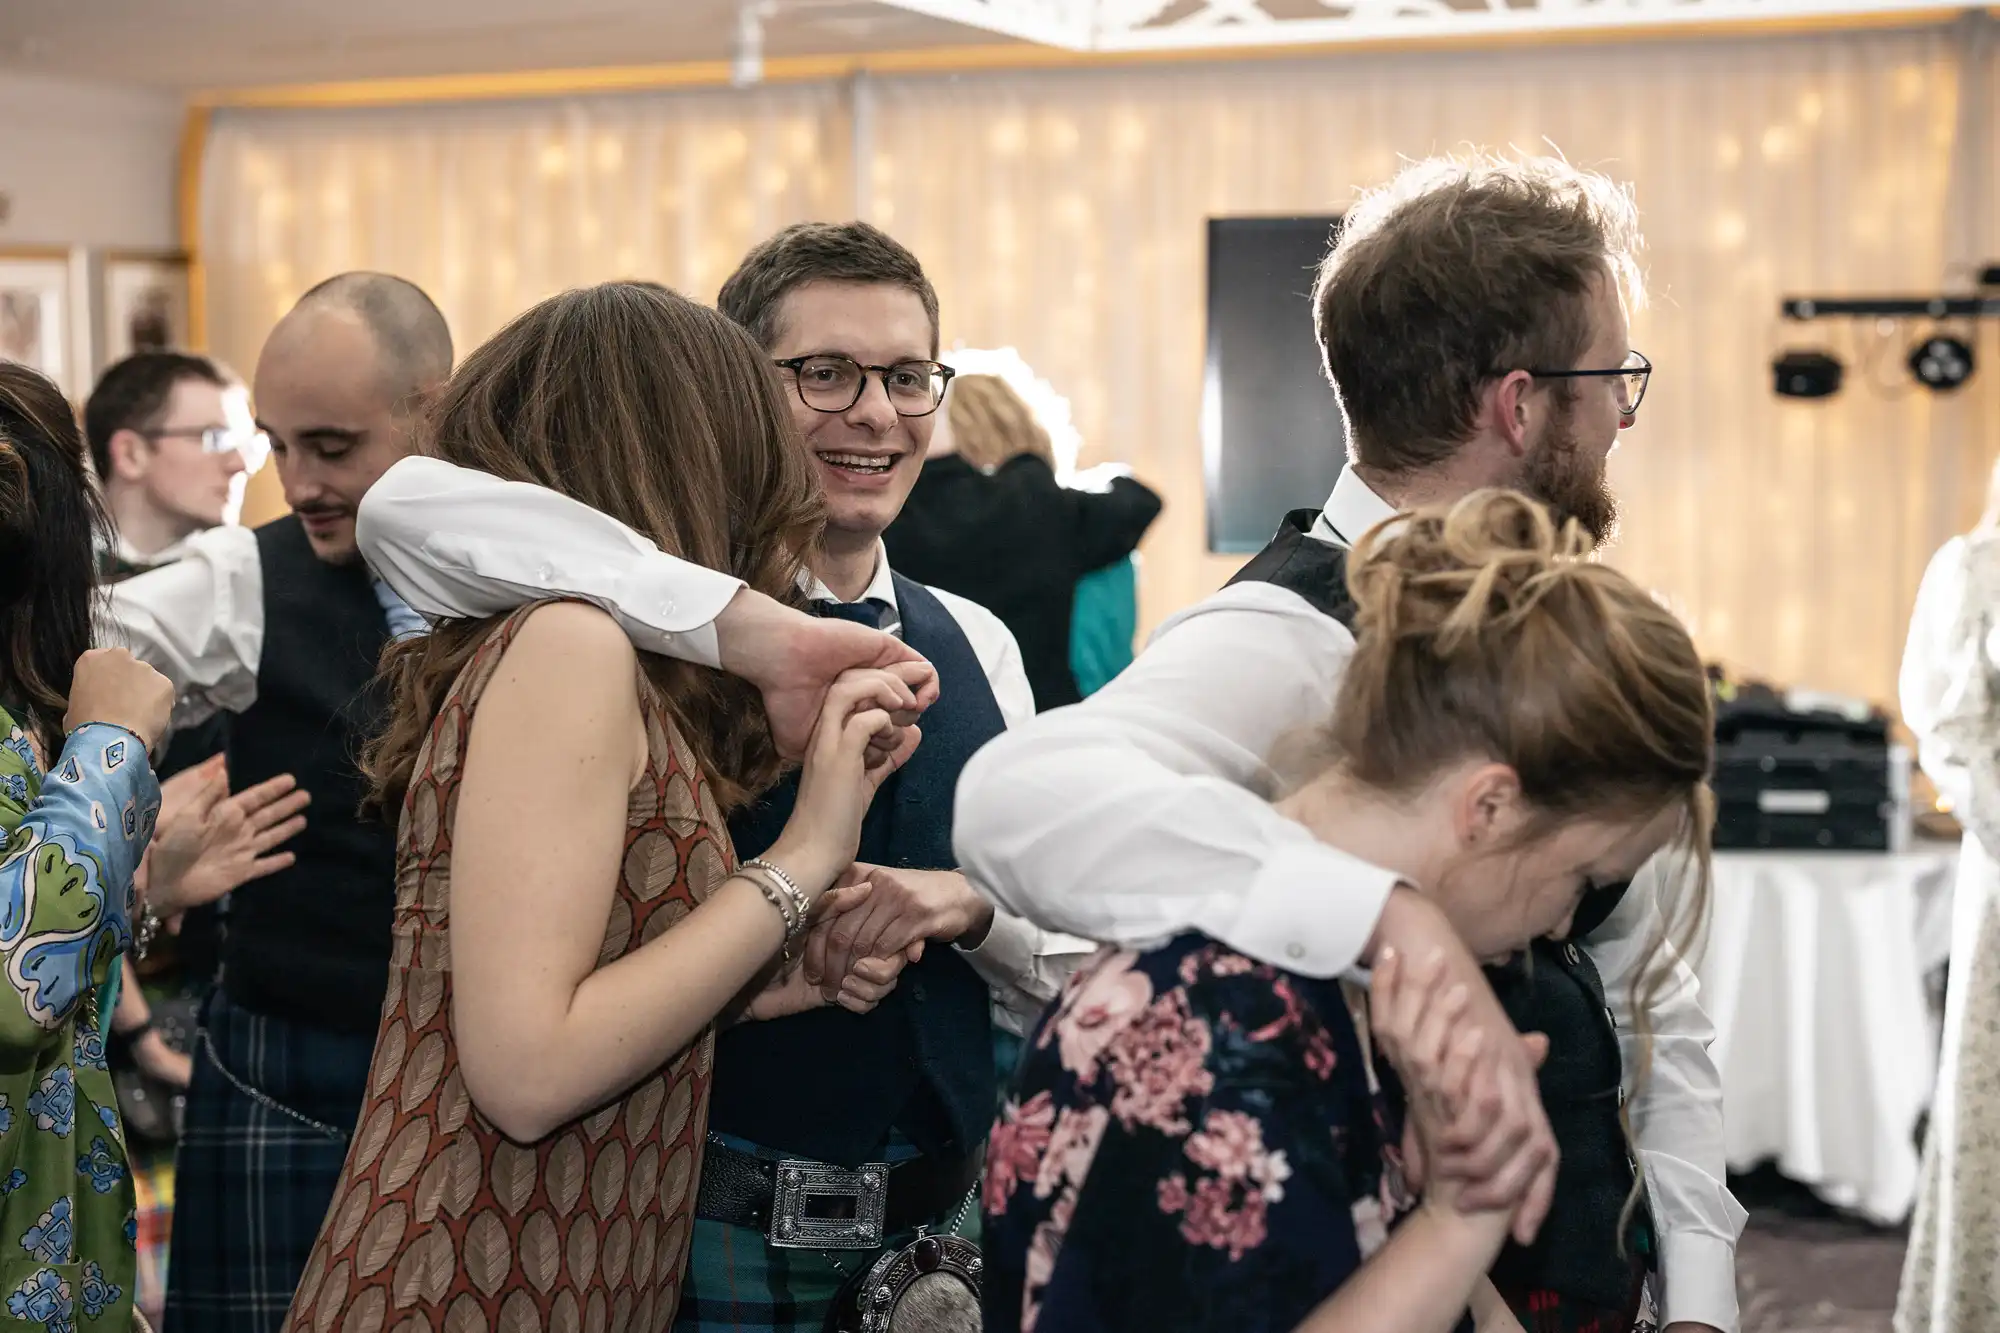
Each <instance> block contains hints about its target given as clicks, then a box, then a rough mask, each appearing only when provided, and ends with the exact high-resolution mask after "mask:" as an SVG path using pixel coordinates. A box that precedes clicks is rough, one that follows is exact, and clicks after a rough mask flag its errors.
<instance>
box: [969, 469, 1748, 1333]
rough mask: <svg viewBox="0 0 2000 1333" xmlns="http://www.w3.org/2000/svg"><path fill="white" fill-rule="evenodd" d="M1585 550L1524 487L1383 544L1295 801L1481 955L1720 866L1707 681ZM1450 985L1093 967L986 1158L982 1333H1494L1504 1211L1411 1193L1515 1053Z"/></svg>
mask: <svg viewBox="0 0 2000 1333" xmlns="http://www.w3.org/2000/svg"><path fill="white" fill-rule="evenodd" d="M1586 549H1587V544H1586V542H1585V541H1584V539H1583V538H1581V537H1580V536H1579V535H1578V534H1577V533H1576V532H1575V530H1574V528H1573V527H1572V528H1567V529H1565V530H1563V531H1561V532H1558V531H1557V530H1556V529H1555V528H1554V527H1553V526H1552V524H1551V523H1550V520H1549V519H1548V517H1547V515H1546V514H1545V513H1544V511H1543V510H1542V509H1541V508H1540V507H1539V506H1538V505H1536V504H1534V503H1533V502H1531V501H1529V500H1527V499H1525V498H1524V497H1521V496H1519V495H1515V494H1513V493H1511V492H1499V491H1485V492H1479V493H1476V494H1474V495H1472V496H1469V497H1467V498H1465V499H1463V500H1461V501H1459V502H1457V503H1456V504H1454V505H1452V506H1450V507H1449V508H1439V509H1435V510H1428V511H1424V512H1421V513H1419V514H1417V515H1415V516H1412V517H1410V518H1408V519H1405V520H1403V521H1400V522H1398V523H1394V524H1389V525H1385V527H1384V528H1382V529H1378V530H1377V532H1376V534H1374V535H1373V536H1372V537H1371V538H1369V539H1368V540H1365V541H1364V542H1363V543H1362V544H1361V545H1360V546H1359V547H1357V548H1356V549H1355V551H1354V552H1353V554H1352V556H1351V557H1350V561H1349V564H1348V582H1349V588H1350V590H1351V592H1352V594H1353V596H1354V599H1355V602H1356V604H1357V607H1358V614H1357V617H1356V621H1355V628H1356V636H1357V647H1356V651H1355V656H1354V659H1353V661H1352V662H1351V663H1350V664H1349V666H1348V668H1347V671H1346V673H1345V675H1344V677H1343V680H1342V684H1341V688H1340V693H1339V695H1338V698H1337V704H1336V708H1335V714H1334V717H1333V718H1332V720H1331V722H1330V723H1329V724H1328V726H1327V727H1326V728H1325V730H1324V733H1323V734H1322V735H1321V736H1320V737H1318V738H1316V739H1317V741H1318V742H1320V743H1319V744H1317V745H1315V746H1313V747H1309V748H1311V749H1313V750H1314V751H1315V752H1316V753H1318V754H1322V755H1324V756H1325V763H1324V765H1323V769H1324V771H1322V772H1319V773H1318V775H1317V776H1315V777H1313V778H1311V780H1310V781H1308V782H1306V783H1305V785H1304V786H1302V787H1301V788H1300V789H1299V790H1298V791H1297V792H1296V793H1295V794H1293V795H1291V796H1290V797H1289V798H1287V799H1286V800H1285V801H1284V802H1283V804H1282V808H1283V809H1284V810H1285V811H1286V812H1287V813H1288V814H1290V815H1291V816H1292V817H1293V818H1295V819H1297V820H1298V821H1299V822H1300V823H1302V824H1303V825H1305V827H1306V828H1308V829H1309V830H1311V831H1312V832H1313V833H1314V834H1315V835H1316V836H1317V837H1319V838H1320V839H1321V840H1322V841H1324V842H1327V843H1329V844H1332V845H1334V846H1337V847H1339V848H1341V849H1342V850H1344V851H1347V852H1349V853H1351V854H1353V855H1355V856H1357V857H1359V858H1361V859H1362V860H1364V861H1367V862H1369V863H1371V864H1373V865H1377V866H1380V867H1382V868H1383V870H1384V875H1383V883H1384V888H1385V890H1386V889H1387V887H1388V886H1389V885H1390V884H1391V883H1395V882H1401V883H1405V884H1408V885H1409V886H1411V887H1412V888H1414V889H1416V890H1417V891H1418V892H1421V893H1424V894H1425V895H1427V896H1429V897H1430V898H1432V899H1433V900H1434V901H1435V902H1436V903H1437V905H1438V907H1439V908H1440V909H1441V910H1442V911H1443V912H1444V913H1445V915H1446V916H1447V918H1448V919H1449V920H1450V921H1451V922H1452V924H1453V926H1454V927H1455V928H1456V929H1457V930H1458V931H1459V933H1460V934H1461V935H1462V936H1463V937H1464V938H1465V940H1466V942H1467V944H1468V945H1469V946H1470V947H1471V948H1472V950H1473V952H1474V953H1475V954H1477V955H1479V956H1481V957H1483V958H1486V959H1489V960H1496V959H1499V958H1504V957H1505V956H1507V955H1508V954H1510V953H1512V952H1514V951H1517V950H1520V949H1522V948H1525V947H1526V946H1527V945H1528V944H1529V943H1530V942H1531V941H1532V940H1535V939H1537V938H1539V937H1541V936H1544V935H1551V934H1553V935H1558V936H1560V935H1561V934H1563V933H1564V932H1566V931H1567V929H1568V925H1569V919H1570V917H1571V915H1572V914H1573V913H1574V911H1575V909H1576V905H1577V902H1578V900H1579V898H1580V897H1581V896H1582V894H1583V892H1584V890H1585V888H1586V887H1587V886H1589V885H1591V884H1593V883H1613V882H1617V881H1619V880H1622V879H1627V878H1629V877H1630V876H1631V875H1632V874H1633V873H1634V872H1635V871H1636V870H1637V869H1638V868H1639V866H1640V865H1641V863H1643V862H1644V861H1645V860H1646V859H1647V858H1649V857H1650V856H1652V855H1653V854H1654V853H1655V852H1656V851H1658V850H1660V849H1661V848H1662V847H1663V846H1665V845H1666V844H1667V843H1668V842H1669V841H1672V840H1674V839H1676V838H1678V839H1679V840H1681V842H1682V843H1683V845H1684V846H1685V847H1686V848H1687V850H1688V852H1689V853H1690V854H1691V855H1693V856H1695V857H1697V858H1701V857H1704V856H1705V850H1704V849H1705V848H1706V847H1707V823H1708V813H1707V812H1708V806H1707V802H1706V796H1705V790H1704V787H1703V780H1704V777H1705V775H1706V773H1707V770H1708V765H1709V759H1710V751H1711V746H1712V739H1711V736H1712V733H1711V721H1710V712H1709V697H1708V686H1707V682H1706V680H1705V678H1704V675H1703V672H1702V665H1701V660H1700V658H1699V657H1698V656H1697V655H1696V653H1695V650H1694V646H1693V644H1692V643H1691V642H1690V641H1689V639H1688V636H1687V633H1686V631H1685V630H1684V629H1683V628H1682V627H1681V625H1680V623H1679V622H1678V621H1676V620H1675V619H1674V618H1673V616H1672V615H1671V614H1670V613H1669V612H1667V611H1666V610H1664V609H1663V608H1662V607H1660V606H1659V605H1658V603H1656V602H1655V601H1654V600H1653V599H1652V598H1651V597H1650V596H1648V595H1647V594H1646V593H1644V592H1643V591H1642V590H1641V589H1639V588H1638V587H1636V586H1635V585H1634V584H1632V583H1631V582H1630V581H1629V580H1627V579H1626V578H1624V577H1623V576H1622V575H1620V574H1618V573H1617V572H1616V571H1614V570H1612V569H1610V568H1608V567H1606V566H1604V565H1600V564H1594V563H1591V562H1589V561H1588V560H1587V559H1586V558H1584V553H1585V551H1586ZM1702 880H1703V882H1704V883H1705V873H1704V875H1703V876H1702ZM1697 898H1698V896H1697ZM1694 910H1696V911H1699V910H1700V906H1699V901H1698V900H1697V902H1696V903H1695V904H1694ZM1429 961H1430V960H1415V961H1414V964H1412V963H1411V962H1409V961H1406V960H1401V959H1396V958H1393V957H1390V956H1388V955H1387V954H1386V953H1385V954H1384V955H1383V956H1379V957H1376V958H1374V959H1373V960H1372V965H1373V968H1374V973H1373V977H1372V979H1371V990H1369V991H1364V990H1363V989H1362V988H1361V987H1360V985H1358V984H1357V983H1355V982H1351V981H1342V980H1316V979H1313V978H1309V977H1305V976H1301V975H1298V974H1294V973H1291V972H1287V971H1285V970H1283V969H1282V968H1278V967H1274V966H1272V965H1270V964H1268V963H1262V962H1259V961H1257V960H1255V959H1252V958H1249V957H1246V956H1244V955H1242V954H1240V953H1237V952H1235V951H1234V950H1232V949H1230V948H1228V947H1226V946H1224V945H1222V944H1221V943H1219V942H1217V941H1215V940H1212V939H1209V938H1207V937H1205V936H1202V935H1199V934H1188V935H1183V936H1181V937H1179V938H1177V939H1175V940H1172V941H1170V942H1168V943H1166V944H1164V945H1161V946H1160V947H1158V948H1154V949H1151V950H1148V951H1145V952H1138V953H1135V952H1132V951H1130V950H1121V951H1116V952H1106V953H1103V954H1100V955H1099V956H1098V958H1097V959H1095V960H1094V961H1093V963H1092V964H1091V965H1090V966H1089V967H1088V968H1087V969H1085V970H1084V971H1082V972H1080V973H1078V974H1077V975H1076V976H1075V977H1074V978H1073V979H1072V980H1071V982H1070V984H1069V986H1068V987H1067V988H1066V990H1065V992H1064V994H1063V996H1062V998H1061V999H1060V1000H1059V1001H1058V1002H1057V1004H1056V1005H1055V1006H1054V1007H1052V1009H1051V1010H1050V1011H1049V1012H1048V1013H1047V1014H1045V1015H1044V1016H1043V1019H1042V1021H1041V1023H1040V1025H1039V1026H1038V1028H1037V1030H1036V1032H1035V1034H1034V1036H1033V1037H1032V1038H1031V1039H1030V1042H1029V1049H1028V1052H1027V1055H1026V1057H1025V1058H1024V1060H1023V1063H1022V1066H1021V1070H1020V1073H1019V1076H1018V1079H1017V1082H1016V1086H1015V1088H1014V1090H1013V1093H1012V1095H1011V1097H1010V1098H1009V1100H1008V1101H1007V1103H1006V1104H1005V1106H1004V1107H1003V1108H1002V1111H1001V1115H1000V1119H999V1122H998V1123H997V1124H996V1126H995V1127H994V1131H993V1136H992V1140H991V1142H990V1144H989V1147H988V1156H987V1171H986V1179H985V1186H984V1204H985V1209H986V1214H987V1217H986V1237H987V1263H986V1287H985V1305H986V1327H987V1329H988V1330H989V1333H1011V1331H1012V1330H1016V1329H1018V1330H1020V1333H1122V1330H1128V1329H1145V1330H1148V1333H1173V1331H1174V1330H1188V1331H1189V1333H1194V1330H1218V1329H1227V1330H1230V1333H1279V1331H1281V1330H1292V1329H1299V1330H1311V1333H1336V1331H1338V1333H1349V1331H1351V1333H1441V1331H1442V1330H1446V1329H1451V1328H1453V1327H1455V1326H1459V1325H1460V1324H1461V1323H1462V1322H1464V1321H1465V1320H1466V1319H1467V1317H1468V1311H1469V1310H1470V1311H1471V1312H1472V1313H1474V1314H1476V1315H1478V1316H1479V1317H1480V1319H1481V1322H1482V1323H1485V1322H1486V1320H1487V1319H1489V1318H1490V1319H1491V1320H1492V1322H1493V1326H1494V1327H1505V1326H1506V1323H1504V1322H1502V1321H1511V1315H1509V1314H1508V1313H1507V1311H1506V1309H1505V1307H1504V1305H1503V1304H1501V1302H1500V1301H1499V1299H1498V1297H1497V1295H1496V1294H1495V1293H1494V1292H1493V1290H1492V1288H1491V1284H1490V1283H1488V1282H1487V1280H1486V1278H1485V1273H1486V1272H1487V1270H1488V1268H1489V1267H1490V1266H1491V1265H1492V1263H1493V1260H1494V1257H1495V1255H1496V1254H1497V1253H1498V1251H1499V1249H1500V1246H1501V1244H1502V1242H1503V1241H1504V1240H1505V1239H1506V1234H1507V1229H1508V1226H1509V1221H1510V1218H1509V1215H1508V1213H1507V1212H1505V1211H1502V1212H1490V1213H1480V1214H1473V1215H1467V1214H1464V1213H1461V1212H1460V1211H1459V1210H1458V1209H1457V1207H1456V1197H1457V1194H1456V1188H1455V1185H1454V1182H1452V1181H1449V1180H1437V1181H1433V1182H1430V1187H1429V1188H1428V1189H1424V1188H1423V1185H1424V1182H1423V1174H1424V1172H1423V1163H1424V1161H1425V1160H1426V1158H1427V1156H1428V1154H1427V1152H1426V1145H1427V1144H1428V1143H1430V1142H1432V1141H1433V1139H1434V1136H1435V1135H1436V1134H1437V1133H1438V1132H1439V1131H1440V1130H1441V1129H1442V1128H1443V1127H1444V1126H1446V1125H1448V1124H1450V1123H1451V1122H1452V1121H1453V1120H1454V1119H1455V1118H1456V1117H1459V1116H1463V1115H1476V1114H1478V1110H1477V1107H1478V1103H1479V1101H1480V1096H1479V1093H1480V1090H1481V1087H1482V1086H1483V1076H1484V1073H1485V1070H1486V1068H1487V1061H1488V1060H1489V1059H1490V1058H1491V1056H1493V1055H1494V1054H1495V1053H1494V1052H1484V1053H1482V1052H1481V1051H1480V1050H1479V1049H1478V1048H1477V1045H1476V1035H1475V1036H1472V1037H1471V1038H1470V1039H1461V1038H1460V1037H1459V1036H1458V1035H1457V1034H1456V1033H1455V1029H1454V1027H1453V1024H1452V1020H1453V1019H1454V1018H1455V1016H1456V1015H1457V1014H1458V1013H1459V1012H1460V1010H1461V1008H1462V1006H1463V1004H1464V1001H1465V996H1464V994H1463V991H1462V989H1461V988H1454V989H1453V990H1451V991H1449V992H1445V993H1440V985H1439V982H1438V979H1437V976H1436V974H1435V972H1434V971H1432V970H1431V969H1430V968H1429V967H1428V966H1427V964H1428V963H1429ZM1527 1040H1530V1041H1533V1042H1537V1043H1539V1042H1540V1038H1538V1037H1536V1038H1528V1039H1527ZM1377 1046H1379V1048H1380V1049H1379V1052H1378V1051H1377V1050H1376V1049H1375V1048H1376V1047H1377ZM1378 1054H1379V1056H1380V1057H1382V1058H1379V1059H1378V1058H1377V1056H1378Z"/></svg>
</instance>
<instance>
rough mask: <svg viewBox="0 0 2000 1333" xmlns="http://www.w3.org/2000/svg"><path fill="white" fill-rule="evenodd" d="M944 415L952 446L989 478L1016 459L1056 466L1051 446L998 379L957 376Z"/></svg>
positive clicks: (1019, 401) (1030, 412)
mask: <svg viewBox="0 0 2000 1333" xmlns="http://www.w3.org/2000/svg"><path fill="white" fill-rule="evenodd" d="M945 411H946V412H948V413H950V416H951V438H952V443H953V445H954V446H955V447H956V448H957V450H958V453H959V456H960V457H962V458H963V459H965V461H966V462H968V463H970V464H972V465H973V466H974V467H976V468H981V469H983V470H985V471H988V472H990V471H992V470H993V469H994V468H997V467H999V466H1000V465H1001V464H1003V463H1006V462H1009V461H1010V460H1012V459H1014V458H1017V457H1019V456H1020V455H1022V454H1033V455H1034V456H1035V457H1037V458H1039V459H1041V460H1042V461H1043V462H1044V463H1047V464H1048V465H1049V467H1050V468H1051V469H1053V468H1054V467H1055V465H1056V452H1055V446H1054V445H1053V444H1052V443H1051V442H1050V440H1049V433H1048V431H1047V430H1045V429H1044V428H1043V427H1042V424H1041V422H1039V421H1037V420H1035V412H1034V409H1033V408H1031V407H1029V406H1028V402H1027V400H1026V399H1025V398H1023V397H1021V395H1020V394H1018V393H1016V392H1015V391H1014V386H1013V385H1011V384H1009V383H1007V381H1006V380H1004V379H1002V378H1000V377H999V376H998V375H960V376H959V377H958V378H957V379H955V380H953V381H952V382H951V396H950V397H949V398H948V399H946V401H945Z"/></svg>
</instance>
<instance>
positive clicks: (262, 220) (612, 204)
mask: <svg viewBox="0 0 2000 1333" xmlns="http://www.w3.org/2000/svg"><path fill="white" fill-rule="evenodd" d="M852 141H853V136H852V134H851V132H850V128H849V124H848V119H847V103H846V100H845V94H844V91H843V90H841V89H839V88H835V87H830V86H820V85H798V86H789V87H774V88H769V89H762V90H759V91H757V92H755V93H752V94H748V95H743V94H736V93H732V92H726V91H715V92H709V91H701V92H691V93H678V94H669V95H656V96H648V97H625V98H596V99H587V100H584V99H579V100H574V101H567V100H566V101H549V102H531V103H515V104H500V105H491V104H485V105H482V104H466V105H460V106H449V107H420V108H415V109H398V110H388V109H384V110H348V111H331V112H329V111H313V112H285V111H220V112H217V113H216V115H215V118H214V122H213V124H212V126H211V128H210V131H209V136H208V142H207V145H206V151H205V154H204V157H203V163H202V178H201V218H202V224H201V256H202V260H203V267H204V270H205V272H206V275H207V288H208V291H207V313H208V331H209V338H208V341H209V347H210V350H211V351H213V352H214V353H215V354H216V355H218V356H220V357H222V358H223V359H225V360H226V361H228V362H229V363H230V364H231V365H233V366H235V367H236V368H237V369H238V370H239V371H241V373H242V374H243V375H244V376H245V377H246V378H247V377H248V376H249V375H250V374H251V372H252V370H253V368H254V367H255V365H256V359H257V351H258V349H259V348H260V347H261V346H262V345H263V341H264V337H265V335H266V334H267V333H268V332H269V331H270V328H271V326H272V324H274V323H275V322H276V321H277V319H278V318H279V317H280V316H281V315H283V314H284V313H285V311H286V310H288V309H290V308H291V305H292V303H293V301H295V300H296V299H297V298H298V297H299V295H300V294H301V293H303V292H304V291H305V290H306V289H307V288H308V287H310V286H312V285H313V284H314V283H316V282H318V281H320V280H321V279H322V278H326V277H329V276H331V275H332V274H335V273H339V272H342V271H344V270H348V269H359V268H367V269H379V270H382V271H385V272H389V273H395V274H398V275H400V276H402V277H406V278H409V279H410V280H411V281H413V282H415V283H417V284H418V285H420V286H422V287H423V288H424V289H425V290H426V291H428V292H429V293H430V294H431V296H432V297H433V298H434V299H435V300H436V301H437V303H438V305H439V306H440V307H441V308H442V309H443V311H444V314H445V317H446V318H447V320H449V321H450V324H451V330H452V335H453V339H454V341H455V342H456V344H457V350H458V354H459V355H460V356H461V357H462V356H464V355H465V353H466V352H468V351H470V350H471V349H472V348H474V347H476V346H478V345H479V343H480V342H482V341H484V340H485V339H486V338H487V337H488V336H489V335H491V334H492V333H494V332H495V331H496V330H498V329H499V328H500V326H501V325H503V324H505V323H506V322H507V321H508V320H509V319H511V318H513V317H514V316H515V315H518V314H520V313H521V312H522V311H523V310H525V309H527V308H528V307H529V306H530V305H533V304H534V303H535V302H536V301H539V300H541V299H542V298H544V297H546V296H550V295H553V294H554V293H556V292H559V291H562V290H564V289H566V288H569V287H574V286H579V285H583V284H588V283H593V282H601V281H604V280H606V279H611V278H647V279H651V280H653V281H656V282H664V283H666V284H668V285H669V286H672V287H675V288H678V289H680V290H682V291H685V292H687V293H689V294H690V295H696V296H699V297H700V299H703V300H713V298H714V296H715V292H716V289H717V288H719V287H720V286H721V285H722V280H723V279H724V278H726V277H728V276H729V273H730V272H731V270H733V269H734V268H735V266H736V262H737V260H738V259H740V258H741V257H742V255H743V252H744V251H745V250H747V249H749V248H750V246H751V245H752V244H754V243H755V242H756V241H758V240H759V239H761V238H762V237H764V236H767V235H769V234H770V233H771V232H773V231H775V230H777V229H778V228H779V227H782V226H784V225H785V224H787V223H790V222H795V221H798V220H799V219H801V218H808V217H832V216H841V215H844V214H846V213H847V212H849V211H850V209H851V204H850V203H849V201H850V200H851V198H852V197H853V180H852V177H853V168H852V165H851V158H850V152H851V148H852ZM256 482H257V483H258V484H257V487H256V489H257V491H258V492H259V495H258V496H257V497H256V498H257V500H258V501H259V502H260V503H256V504H252V505H249V506H246V509H248V510H252V511H256V512H258V513H260V514H267V513H271V512H277V511H278V509H279V508H281V502H280V501H279V500H278V498H277V494H278V493H277V486H276V480H275V477H274V476H273V475H272V474H271V472H270V470H268V469H267V470H266V472H265V473H264V474H262V475H260V476H259V477H258V478H256Z"/></svg>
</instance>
